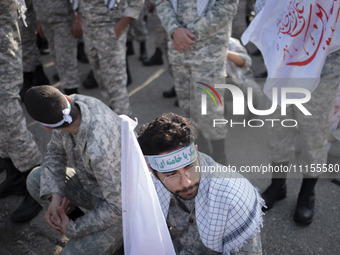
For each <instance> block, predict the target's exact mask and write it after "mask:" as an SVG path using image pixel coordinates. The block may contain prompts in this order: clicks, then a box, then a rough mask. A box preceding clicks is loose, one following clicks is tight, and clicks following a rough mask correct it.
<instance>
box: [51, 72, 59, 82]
mask: <svg viewBox="0 0 340 255" xmlns="http://www.w3.org/2000/svg"><path fill="white" fill-rule="evenodd" d="M52 78H53V80H55V81H60V77H59V74H58V73H55V74H53V75H52Z"/></svg>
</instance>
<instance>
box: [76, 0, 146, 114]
mask: <svg viewBox="0 0 340 255" xmlns="http://www.w3.org/2000/svg"><path fill="white" fill-rule="evenodd" d="M116 4H117V6H116V7H115V8H114V9H113V10H111V11H110V10H109V9H108V8H107V6H106V5H105V4H104V0H81V1H80V11H81V13H82V18H83V32H84V34H83V38H84V42H85V50H86V53H87V56H88V58H89V61H90V64H91V67H92V70H93V72H94V75H95V77H96V80H97V82H98V85H99V87H100V88H101V90H102V93H103V95H104V97H105V98H106V100H108V102H109V106H110V107H111V109H113V110H114V111H115V112H116V113H118V114H122V113H124V114H127V115H129V114H131V109H130V102H129V98H128V93H127V89H126V83H127V75H126V60H125V57H126V56H125V53H126V36H127V31H128V29H129V28H128V27H126V29H125V31H123V32H122V34H121V35H120V37H119V38H117V36H116V34H115V32H114V26H115V24H116V23H117V22H118V21H119V19H120V18H121V17H123V16H126V17H132V18H134V19H137V18H138V17H139V13H140V10H141V8H142V6H143V0H131V1H127V0H121V1H119V2H118V1H117V3H116Z"/></svg>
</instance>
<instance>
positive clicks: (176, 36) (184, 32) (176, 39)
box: [172, 27, 195, 53]
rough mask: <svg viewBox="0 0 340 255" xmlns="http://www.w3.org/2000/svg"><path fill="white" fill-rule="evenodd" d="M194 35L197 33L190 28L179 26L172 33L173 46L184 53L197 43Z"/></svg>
mask: <svg viewBox="0 0 340 255" xmlns="http://www.w3.org/2000/svg"><path fill="white" fill-rule="evenodd" d="M194 37H195V35H194V34H193V33H191V32H190V31H189V30H188V29H186V28H182V27H180V28H177V29H176V30H175V31H174V32H173V33H172V47H173V48H174V49H175V50H177V51H178V52H180V53H182V52H183V51H184V50H186V49H188V48H189V47H190V46H191V45H192V44H194V43H195V41H193V40H192V39H193V38H194Z"/></svg>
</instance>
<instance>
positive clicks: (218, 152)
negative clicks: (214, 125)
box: [211, 139, 227, 166]
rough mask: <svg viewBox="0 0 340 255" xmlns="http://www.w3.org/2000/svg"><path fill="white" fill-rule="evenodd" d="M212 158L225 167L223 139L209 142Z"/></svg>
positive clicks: (225, 155)
mask: <svg viewBox="0 0 340 255" xmlns="http://www.w3.org/2000/svg"><path fill="white" fill-rule="evenodd" d="M211 147H212V158H213V159H214V160H215V161H216V162H217V163H220V164H222V165H224V166H225V165H227V153H226V150H225V139H220V140H211Z"/></svg>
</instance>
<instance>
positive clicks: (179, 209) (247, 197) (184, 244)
mask: <svg viewBox="0 0 340 255" xmlns="http://www.w3.org/2000/svg"><path fill="white" fill-rule="evenodd" d="M216 164H217V163H216V162H214V161H213V160H212V158H210V157H208V156H207V155H205V154H202V153H199V165H200V166H201V167H204V166H215V165H216ZM201 169H202V168H201ZM213 177H215V176H209V175H205V174H202V173H201V179H200V184H199V188H198V192H197V196H196V197H195V199H191V200H183V199H181V198H179V197H176V196H175V195H173V194H171V195H170V192H169V191H167V190H166V189H165V188H164V187H163V185H162V184H161V183H160V181H158V180H157V181H156V180H154V182H155V186H156V191H157V194H158V196H159V200H160V203H161V207H162V210H163V213H164V215H165V216H166V218H167V224H168V226H169V230H170V235H171V238H172V241H173V244H174V248H175V250H176V254H178V255H192V254H195V255H217V254H224V255H225V254H238V255H241V254H242V255H245V254H247V255H260V254H262V246H261V238H260V234H259V228H260V225H261V222H262V213H261V206H262V205H261V199H260V197H259V194H258V192H257V191H256V189H255V188H254V187H252V185H251V184H250V183H249V182H248V181H247V180H246V179H244V178H243V177H242V176H240V175H235V176H232V177H230V178H226V176H224V178H223V176H222V177H219V178H213ZM246 190H248V191H246ZM235 194H237V195H235ZM216 197H217V198H218V199H216ZM222 197H224V198H223V199H222V201H223V202H222V203H219V202H217V200H219V199H220V198H222ZM248 201H251V202H249V203H248ZM220 202H221V201H220ZM247 203H248V204H247ZM246 204H247V205H246ZM233 208H237V209H236V210H237V211H238V212H242V216H241V217H244V218H247V228H248V229H251V230H250V232H248V233H245V232H244V231H245V228H243V227H244V226H243V225H241V224H239V223H238V221H237V220H236V219H235V218H234V217H235V216H236V215H237V213H235V212H233V211H234V209H233ZM250 211H252V212H250ZM246 215H251V216H250V217H249V218H248V216H246ZM222 218H224V219H227V220H226V221H223V220H221V219H222ZM220 220H221V221H220ZM221 224H222V225H221ZM223 224H225V225H223ZM223 226H224V227H223ZM234 229H236V231H237V234H236V233H235V232H234V231H233V230H234ZM231 232H232V233H233V234H230V233H231ZM207 233H208V235H207ZM236 235H242V236H243V237H242V238H241V239H240V240H239V242H236V243H233V244H234V246H233V247H231V248H230V247H229V248H227V247H226V243H227V242H228V241H230V239H232V238H233V237H235V236H236ZM231 236H233V237H231ZM219 238H221V239H220V240H219ZM225 240H228V241H225ZM208 243H209V245H210V246H214V247H215V249H212V248H211V247H210V248H209V247H208ZM217 247H218V248H217ZM240 247H241V248H240ZM238 248H240V249H239V250H238Z"/></svg>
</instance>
